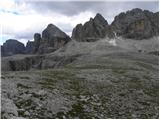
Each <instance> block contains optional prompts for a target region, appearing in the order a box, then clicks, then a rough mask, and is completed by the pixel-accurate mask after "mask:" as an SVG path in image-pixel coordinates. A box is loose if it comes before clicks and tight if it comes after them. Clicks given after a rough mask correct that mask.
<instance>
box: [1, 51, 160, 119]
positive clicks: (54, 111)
mask: <svg viewBox="0 0 160 120" xmlns="http://www.w3.org/2000/svg"><path fill="white" fill-rule="evenodd" d="M135 54H136V53H135ZM158 69H159V68H158V57H157V56H154V55H141V54H139V55H136V56H134V54H129V53H128V54H120V53H119V54H108V55H106V56H104V55H103V56H98V57H97V58H96V59H95V61H94V62H93V61H92V62H89V61H88V62H83V63H79V64H78V63H76V62H75V63H74V62H73V63H71V64H68V65H66V66H65V67H64V68H59V69H46V70H30V71H15V72H3V71H2V76H1V80H2V81H1V84H2V113H1V118H158V117H159V111H158V109H159V99H158V98H159V78H158Z"/></svg>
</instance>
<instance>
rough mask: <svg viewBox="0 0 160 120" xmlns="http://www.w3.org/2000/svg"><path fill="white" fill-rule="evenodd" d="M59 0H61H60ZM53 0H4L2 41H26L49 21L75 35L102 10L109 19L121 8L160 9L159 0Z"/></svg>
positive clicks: (0, 2) (1, 5) (0, 19)
mask: <svg viewBox="0 0 160 120" xmlns="http://www.w3.org/2000/svg"><path fill="white" fill-rule="evenodd" d="M57 1H58V0H57ZM57 1H55V0H54V1H51V0H0V24H1V40H0V44H3V42H4V41H5V40H7V39H10V38H13V39H17V40H19V41H21V42H23V43H26V42H27V41H28V40H32V39H33V35H34V33H36V32H38V33H41V32H42V31H43V30H44V29H45V28H46V26H47V25H48V24H49V23H52V24H54V25H56V26H58V27H59V28H60V29H61V30H63V31H64V32H66V33H67V34H68V35H71V32H72V29H73V28H74V27H75V26H76V25H77V24H78V23H84V22H86V21H88V20H89V19H90V17H94V16H95V15H96V13H101V14H102V15H103V16H104V17H105V19H106V20H107V21H108V23H111V22H112V21H113V20H114V17H115V16H116V15H118V14H119V13H120V12H125V11H127V10H131V9H133V8H141V9H146V10H150V11H153V12H157V11H159V7H158V4H159V3H158V0H157V1H141V2H136V1H132V2H127V1H124V0H123V1H121V2H120V1H119V2H117V1H114V2H111V1H110V2H109V1H102V0H101V2H98V0H97V2H96V1H95V0H94V1H93V0H92V1H87V2H86V1H85V2H82V1H81V2H80V0H79V1H78V2H77V1H73V0H72V1H69V0H68V1H64V0H63V2H57Z"/></svg>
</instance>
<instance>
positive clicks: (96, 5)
mask: <svg viewBox="0 0 160 120" xmlns="http://www.w3.org/2000/svg"><path fill="white" fill-rule="evenodd" d="M29 4H30V5H31V6H32V8H33V9H35V10H37V11H39V12H47V11H48V12H52V11H54V12H57V13H61V14H65V15H67V16H72V15H76V14H78V13H81V12H84V11H93V12H100V13H102V14H104V15H106V13H108V12H110V13H112V12H113V13H115V12H116V13H120V12H121V11H126V10H128V9H133V8H141V9H147V10H150V11H153V12H156V11H158V9H159V7H158V1H157V2H156V1H154V2H151V1H148V2H147V1H142V2H136V1H135V2H107V1H106V2H102V1H101V2H98V1H95V2H94V1H92V2H90V1H86V2H79V1H78V2H55V1H54V2H52V1H49V2H45V1H40V2H34V1H32V2H29Z"/></svg>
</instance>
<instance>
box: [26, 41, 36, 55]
mask: <svg viewBox="0 0 160 120" xmlns="http://www.w3.org/2000/svg"><path fill="white" fill-rule="evenodd" d="M34 48H35V44H34V41H28V42H27V45H26V54H32V53H34Z"/></svg>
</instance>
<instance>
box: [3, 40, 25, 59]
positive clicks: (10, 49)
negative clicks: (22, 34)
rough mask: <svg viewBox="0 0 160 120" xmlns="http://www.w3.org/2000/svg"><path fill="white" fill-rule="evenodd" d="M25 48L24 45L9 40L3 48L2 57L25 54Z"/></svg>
mask: <svg viewBox="0 0 160 120" xmlns="http://www.w3.org/2000/svg"><path fill="white" fill-rule="evenodd" d="M24 52H25V46H24V44H23V43H21V42H19V41H17V40H14V39H9V40H7V41H6V42H5V43H4V44H3V46H1V55H2V56H10V55H14V54H24Z"/></svg>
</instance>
